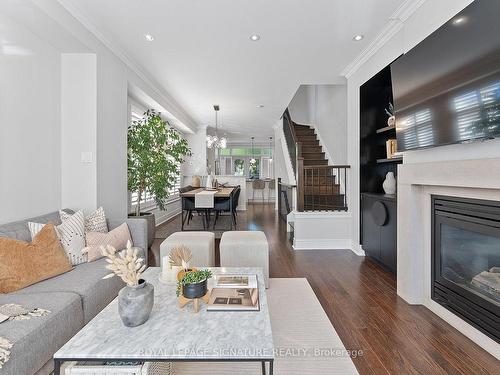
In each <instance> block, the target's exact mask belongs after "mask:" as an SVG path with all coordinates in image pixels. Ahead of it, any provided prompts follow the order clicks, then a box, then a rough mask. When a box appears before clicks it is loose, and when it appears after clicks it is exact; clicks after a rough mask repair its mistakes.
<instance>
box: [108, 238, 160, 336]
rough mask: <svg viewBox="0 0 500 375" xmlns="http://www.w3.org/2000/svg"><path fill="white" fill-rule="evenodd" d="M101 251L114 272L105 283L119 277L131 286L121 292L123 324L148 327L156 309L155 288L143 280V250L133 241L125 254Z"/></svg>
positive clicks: (120, 311)
mask: <svg viewBox="0 0 500 375" xmlns="http://www.w3.org/2000/svg"><path fill="white" fill-rule="evenodd" d="M101 250H102V253H103V255H104V256H105V257H106V262H107V263H108V265H107V266H106V268H107V269H108V270H110V271H112V272H111V273H110V274H108V275H106V276H104V279H108V278H111V277H114V276H118V277H120V278H121V279H122V280H123V281H124V282H125V283H126V284H127V285H126V286H125V287H123V288H122V289H121V290H120V291H119V292H118V313H119V315H120V318H121V320H122V322H123V324H124V325H125V326H127V327H136V326H139V325H141V324H144V323H145V322H146V321H147V320H148V319H149V314H151V310H152V309H153V304H154V287H153V285H151V284H150V283H148V282H146V280H144V279H142V278H141V275H142V273H143V272H144V270H145V269H146V265H145V264H144V259H142V258H140V257H139V249H138V248H133V247H132V244H131V243H130V241H129V242H127V248H126V249H125V250H123V251H121V252H117V251H116V249H115V248H114V247H112V246H109V245H108V246H107V247H106V248H104V247H102V248H101Z"/></svg>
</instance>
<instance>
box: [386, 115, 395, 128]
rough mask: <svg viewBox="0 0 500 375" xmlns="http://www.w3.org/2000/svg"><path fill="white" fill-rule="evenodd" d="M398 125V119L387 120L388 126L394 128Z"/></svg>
mask: <svg viewBox="0 0 500 375" xmlns="http://www.w3.org/2000/svg"><path fill="white" fill-rule="evenodd" d="M394 125H396V117H395V116H391V117H389V118H388V119H387V126H394Z"/></svg>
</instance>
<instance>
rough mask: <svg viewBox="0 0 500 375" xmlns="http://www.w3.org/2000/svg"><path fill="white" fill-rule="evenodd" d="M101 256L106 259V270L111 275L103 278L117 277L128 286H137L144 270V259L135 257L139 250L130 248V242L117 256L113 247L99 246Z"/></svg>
mask: <svg viewBox="0 0 500 375" xmlns="http://www.w3.org/2000/svg"><path fill="white" fill-rule="evenodd" d="M101 251H102V254H103V255H104V256H105V257H106V262H108V263H109V264H108V265H107V266H106V268H107V269H108V270H110V271H112V273H110V274H108V275H106V276H104V277H103V279H109V278H110V277H113V276H115V275H116V276H119V277H120V278H121V279H122V280H123V281H124V282H125V283H126V284H127V285H128V286H135V285H139V279H140V278H141V274H142V273H143V272H144V270H145V269H146V265H145V264H143V262H144V259H142V258H139V257H138V256H137V255H138V253H139V249H138V248H136V247H132V244H131V243H130V241H127V248H126V249H125V250H123V251H121V252H119V253H118V254H116V249H115V248H114V247H113V246H110V245H108V246H106V247H104V246H101Z"/></svg>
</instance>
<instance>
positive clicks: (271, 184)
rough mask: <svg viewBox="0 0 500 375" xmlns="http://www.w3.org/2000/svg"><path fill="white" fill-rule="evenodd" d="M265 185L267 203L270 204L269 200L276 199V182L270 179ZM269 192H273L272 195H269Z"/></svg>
mask: <svg viewBox="0 0 500 375" xmlns="http://www.w3.org/2000/svg"><path fill="white" fill-rule="evenodd" d="M267 183H268V185H267V203H269V202H270V200H271V198H276V193H275V191H276V180H274V179H272V180H269V181H268V182H267ZM271 191H272V192H273V195H271Z"/></svg>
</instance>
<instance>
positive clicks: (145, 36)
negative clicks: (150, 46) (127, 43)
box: [144, 34, 155, 42]
mask: <svg viewBox="0 0 500 375" xmlns="http://www.w3.org/2000/svg"><path fill="white" fill-rule="evenodd" d="M144 38H146V40H147V41H148V42H152V41H153V40H155V38H154V37H153V35H151V34H146V35H144Z"/></svg>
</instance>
